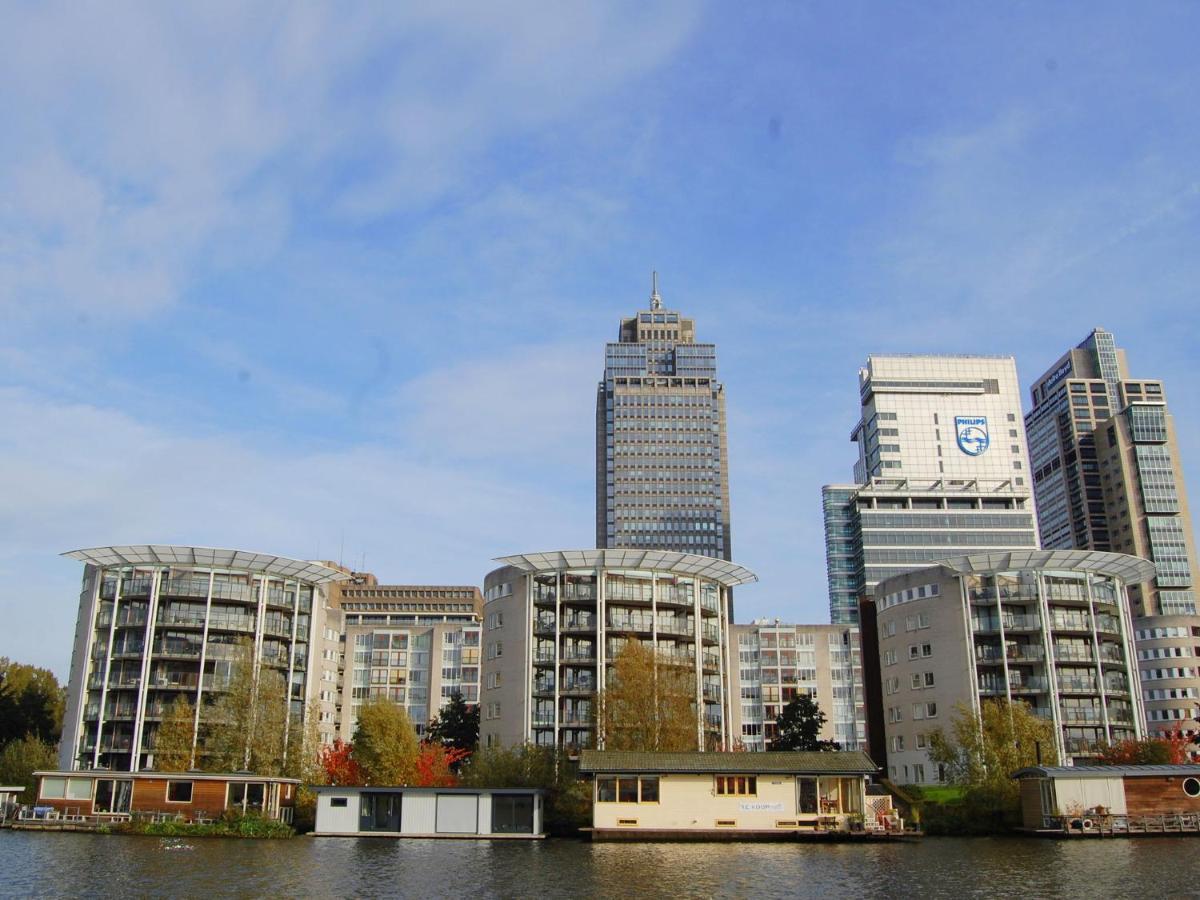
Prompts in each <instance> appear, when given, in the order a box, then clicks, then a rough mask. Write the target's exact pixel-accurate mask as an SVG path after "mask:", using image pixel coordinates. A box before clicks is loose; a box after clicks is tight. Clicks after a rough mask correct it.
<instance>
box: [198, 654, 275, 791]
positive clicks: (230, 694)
mask: <svg viewBox="0 0 1200 900" xmlns="http://www.w3.org/2000/svg"><path fill="white" fill-rule="evenodd" d="M288 708H289V704H288V696H287V683H286V682H285V681H284V677H283V674H282V673H281V672H280V671H279V670H278V669H275V668H272V667H270V666H267V665H266V664H265V663H262V662H259V664H258V665H255V660H254V643H253V642H252V641H250V640H248V639H246V640H242V641H239V642H238V644H237V645H236V649H235V651H234V659H233V665H232V668H231V671H230V676H229V684H228V687H227V688H226V690H225V691H224V692H223V693H222V694H221V695H220V696H219V697H218V698H217V700H216V702H215V703H213V705H212V706H211V708H210V709H209V710H208V712H207V715H206V716H205V718H206V720H207V723H206V728H205V735H204V753H205V757H206V760H205V761H206V765H207V768H208V769H209V770H211V771H218V772H236V771H239V770H249V771H251V772H255V773H256V774H259V775H282V774H283V763H284V756H285V750H286V735H287V725H288Z"/></svg>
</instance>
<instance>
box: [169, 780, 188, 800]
mask: <svg viewBox="0 0 1200 900" xmlns="http://www.w3.org/2000/svg"><path fill="white" fill-rule="evenodd" d="M167 800H168V801H169V802H171V803H191V802H192V783H191V782H190V781H168V782H167Z"/></svg>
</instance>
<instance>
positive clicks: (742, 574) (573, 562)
mask: <svg viewBox="0 0 1200 900" xmlns="http://www.w3.org/2000/svg"><path fill="white" fill-rule="evenodd" d="M496 562H499V563H504V564H505V565H509V566H515V567H516V568H518V569H521V570H522V571H525V572H544V571H547V570H550V569H596V568H605V569H657V570H659V571H667V572H676V573H679V574H685V575H696V576H698V577H700V578H709V579H711V580H713V581H716V582H718V583H720V584H722V585H724V586H725V587H733V586H734V585H738V584H750V583H751V582H754V581H758V576H757V575H755V574H754V573H753V572H751V571H750V570H749V569H746V568H743V567H742V566H739V565H737V564H736V563H731V562H727V561H726V560H723V559H716V558H714V557H711V556H698V555H696V554H695V553H679V552H677V551H675V550H629V549H619V550H548V551H546V552H544V553H518V554H517V555H516V556H498V557H496Z"/></svg>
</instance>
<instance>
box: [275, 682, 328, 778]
mask: <svg viewBox="0 0 1200 900" xmlns="http://www.w3.org/2000/svg"><path fill="white" fill-rule="evenodd" d="M320 719H321V708H320V705H319V704H318V703H317V702H316V701H315V700H313V701H310V702H309V704H308V706H307V708H306V709H305V712H304V715H303V716H300V715H299V714H295V713H293V714H292V717H291V721H290V722H289V724H288V737H287V758H286V760H285V761H284V766H283V774H284V775H287V776H288V777H289V778H299V779H300V780H301V781H302V782H303V783H304V784H323V783H324V782H325V769H324V767H323V766H322V765H321V728H320Z"/></svg>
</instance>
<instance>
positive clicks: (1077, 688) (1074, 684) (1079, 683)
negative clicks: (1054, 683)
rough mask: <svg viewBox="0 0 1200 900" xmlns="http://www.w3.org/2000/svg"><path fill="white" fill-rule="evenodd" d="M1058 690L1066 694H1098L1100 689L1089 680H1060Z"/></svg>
mask: <svg viewBox="0 0 1200 900" xmlns="http://www.w3.org/2000/svg"><path fill="white" fill-rule="evenodd" d="M1058 689H1059V691H1061V692H1062V693H1064V694H1098V693H1100V688H1099V686H1098V685H1097V683H1096V681H1095V680H1093V679H1089V678H1059V679H1058Z"/></svg>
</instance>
